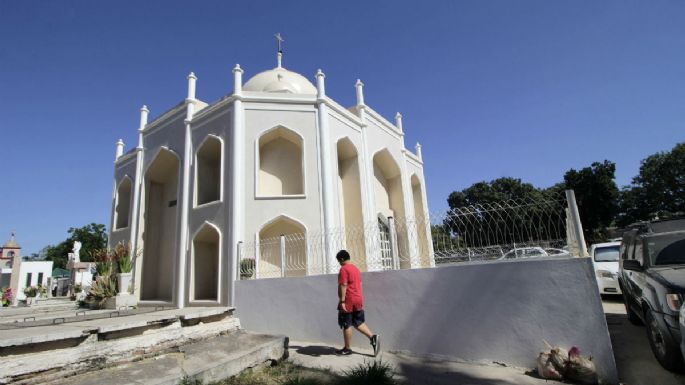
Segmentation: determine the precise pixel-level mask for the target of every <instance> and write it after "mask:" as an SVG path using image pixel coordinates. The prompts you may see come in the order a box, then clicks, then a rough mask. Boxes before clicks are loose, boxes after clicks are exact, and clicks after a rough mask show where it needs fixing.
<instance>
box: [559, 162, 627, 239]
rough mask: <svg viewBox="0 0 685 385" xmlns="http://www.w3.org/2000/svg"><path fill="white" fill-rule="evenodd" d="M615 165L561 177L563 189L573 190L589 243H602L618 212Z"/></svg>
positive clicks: (593, 164) (570, 173)
mask: <svg viewBox="0 0 685 385" xmlns="http://www.w3.org/2000/svg"><path fill="white" fill-rule="evenodd" d="M615 172H616V164H615V163H613V162H610V161H608V160H605V161H604V162H602V163H599V162H594V163H592V165H591V166H590V167H585V168H582V169H580V170H574V169H570V170H568V171H567V172H566V174H564V188H565V189H570V190H574V191H575V194H576V202H577V203H578V212H579V214H580V220H581V222H582V223H583V231H584V232H585V237H586V238H587V239H588V240H589V241H599V240H603V239H605V238H606V237H605V232H606V228H607V227H609V226H610V225H611V224H612V222H613V220H614V218H615V216H616V213H617V211H618V196H619V191H618V187H617V186H616V182H615V181H614V177H615V175H614V174H615Z"/></svg>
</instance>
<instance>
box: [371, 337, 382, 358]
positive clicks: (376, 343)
mask: <svg viewBox="0 0 685 385" xmlns="http://www.w3.org/2000/svg"><path fill="white" fill-rule="evenodd" d="M370 340H371V346H373V356H374V357H376V356H377V355H378V353H379V352H380V351H381V336H380V335H378V334H374V335H373V336H372V337H371V338H370Z"/></svg>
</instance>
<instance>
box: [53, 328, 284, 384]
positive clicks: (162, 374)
mask: <svg viewBox="0 0 685 385" xmlns="http://www.w3.org/2000/svg"><path fill="white" fill-rule="evenodd" d="M287 343H288V339H287V338H286V337H285V336H270V335H265V334H255V333H248V332H245V331H237V332H234V333H231V334H228V335H222V336H218V337H214V338H211V339H207V340H205V341H201V342H197V343H192V344H187V345H183V346H180V347H179V349H178V351H177V352H174V353H168V354H164V355H162V356H158V357H155V358H149V359H145V360H142V361H137V362H132V363H128V364H124V365H119V366H117V367H109V368H104V369H101V370H99V371H94V372H90V373H85V374H81V375H77V376H73V377H69V378H62V379H60V380H58V381H52V382H49V383H48V384H54V385H57V384H65V385H66V384H68V385H87V384H98V385H140V384H148V385H176V384H178V383H179V381H180V380H182V379H183V378H184V377H186V376H187V377H191V378H193V379H197V380H201V381H202V383H205V384H207V383H213V382H216V381H219V380H222V379H224V378H227V377H231V376H235V375H237V374H238V373H240V372H241V371H243V370H245V369H247V368H250V367H254V366H256V365H259V364H261V363H264V362H265V361H271V360H280V359H282V358H283V357H284V356H285V355H286V352H287Z"/></svg>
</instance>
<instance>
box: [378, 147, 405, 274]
mask: <svg viewBox="0 0 685 385" xmlns="http://www.w3.org/2000/svg"><path fill="white" fill-rule="evenodd" d="M373 175H374V179H373V185H374V188H373V189H374V195H375V201H376V212H377V213H378V215H381V216H383V217H384V218H387V217H393V218H395V223H396V224H397V226H396V228H395V231H394V232H393V233H394V235H395V237H397V239H396V242H397V248H398V250H397V255H398V256H399V265H400V268H402V269H404V268H409V267H410V264H409V260H410V256H409V244H408V242H407V241H408V239H407V225H406V218H405V210H404V194H403V193H402V174H401V171H400V167H399V166H398V164H397V162H396V161H395V158H394V157H393V156H392V155H391V154H390V151H388V150H387V149H383V150H381V151H379V152H377V153H376V154H375V155H374V156H373ZM392 241H393V240H391V244H392Z"/></svg>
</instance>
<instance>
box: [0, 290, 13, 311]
mask: <svg viewBox="0 0 685 385" xmlns="http://www.w3.org/2000/svg"><path fill="white" fill-rule="evenodd" d="M13 298H14V295H13V293H12V288H11V287H3V288H2V307H7V306H9V305H11V304H12V299H13Z"/></svg>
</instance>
